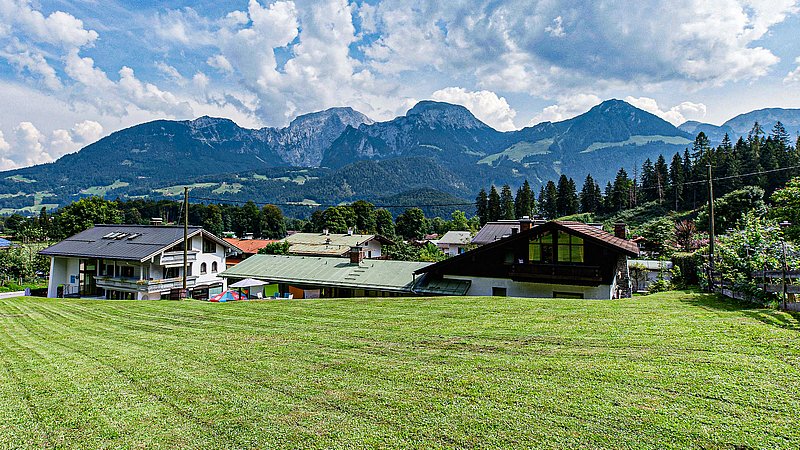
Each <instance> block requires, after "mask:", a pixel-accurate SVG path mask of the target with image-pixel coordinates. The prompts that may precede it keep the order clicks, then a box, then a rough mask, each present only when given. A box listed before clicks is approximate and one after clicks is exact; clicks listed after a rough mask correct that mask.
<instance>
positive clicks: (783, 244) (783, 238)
mask: <svg viewBox="0 0 800 450" xmlns="http://www.w3.org/2000/svg"><path fill="white" fill-rule="evenodd" d="M778 225H780V226H781V231H783V233H781V248H782V249H783V296H782V300H781V301H782V303H783V305H782V307H783V309H786V236H785V235H784V233H785V231H784V230H786V229H787V228H788V227H789V226H790V225H791V222H789V221H788V220H784V221H783V222H781V223H779V224H778Z"/></svg>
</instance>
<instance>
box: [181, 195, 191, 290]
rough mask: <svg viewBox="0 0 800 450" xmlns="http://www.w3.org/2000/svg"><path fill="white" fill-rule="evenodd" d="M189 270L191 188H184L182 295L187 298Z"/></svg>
mask: <svg viewBox="0 0 800 450" xmlns="http://www.w3.org/2000/svg"><path fill="white" fill-rule="evenodd" d="M188 270H189V187H188V186H184V188H183V290H182V292H181V295H182V296H183V298H186V297H187V293H188V291H187V290H186V275H187V274H186V272H187V271H188Z"/></svg>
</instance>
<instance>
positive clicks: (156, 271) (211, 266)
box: [39, 225, 241, 300]
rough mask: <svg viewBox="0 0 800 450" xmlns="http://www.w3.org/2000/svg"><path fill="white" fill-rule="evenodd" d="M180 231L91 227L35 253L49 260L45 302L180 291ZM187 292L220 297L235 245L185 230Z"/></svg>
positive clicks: (142, 297)
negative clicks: (73, 298)
mask: <svg viewBox="0 0 800 450" xmlns="http://www.w3.org/2000/svg"><path fill="white" fill-rule="evenodd" d="M183 243H184V240H183V227H176V226H156V225H149V226H148V225H95V226H94V227H93V228H90V229H88V230H85V231H82V232H80V233H78V234H76V235H74V236H72V237H69V238H67V239H65V240H63V241H61V242H59V243H57V244H55V245H52V246H50V247H48V248H46V249H44V250H42V251H40V252H39V253H40V254H42V255H46V256H49V257H50V282H49V285H48V290H47V296H48V297H62V296H74V297H99V298H108V299H131V300H148V299H151V300H152V299H160V298H170V297H176V296H177V293H178V291H179V290H180V289H182V288H183V267H184V256H183V255H184V252H183ZM188 243H189V245H188V248H187V251H186V260H187V267H188V270H187V272H186V287H187V289H188V290H189V294H190V295H191V296H193V297H194V298H204V297H207V296H208V295H214V294H216V293H219V292H222V290H223V289H224V288H225V280H224V279H223V278H221V277H220V276H219V274H220V273H221V272H222V271H224V270H225V262H226V259H227V257H228V256H231V255H236V254H239V253H241V250H240V249H238V248H237V247H236V246H235V245H232V244H230V243H228V242H225V241H224V240H222V239H220V238H218V237H216V236H214V235H213V234H211V233H209V232H207V231H205V230H203V229H202V228H200V227H189V233H188Z"/></svg>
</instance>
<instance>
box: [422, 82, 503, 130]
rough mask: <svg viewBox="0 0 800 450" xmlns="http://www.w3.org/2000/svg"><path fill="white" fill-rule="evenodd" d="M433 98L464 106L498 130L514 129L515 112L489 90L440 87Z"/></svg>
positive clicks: (501, 98)
mask: <svg viewBox="0 0 800 450" xmlns="http://www.w3.org/2000/svg"><path fill="white" fill-rule="evenodd" d="M431 98H432V99H433V100H438V101H441V102H448V103H453V104H457V105H462V106H465V107H466V108H467V109H469V110H470V111H471V112H472V113H473V114H474V115H475V117H477V118H478V119H480V120H481V121H483V122H484V123H486V124H488V125H489V126H491V127H493V128H494V129H496V130H500V131H509V130H514V129H516V128H517V127H516V126H515V125H514V117H515V116H516V115H517V112H516V111H514V109H513V108H511V107H510V106H509V105H508V102H507V101H506V99H505V98H503V97H498V96H497V94H495V93H494V92H490V91H467V90H466V89H464V88H460V87H448V88H445V89H440V90H438V91H436V92H434V93H433V94H432V95H431Z"/></svg>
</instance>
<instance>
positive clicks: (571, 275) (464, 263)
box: [415, 219, 639, 299]
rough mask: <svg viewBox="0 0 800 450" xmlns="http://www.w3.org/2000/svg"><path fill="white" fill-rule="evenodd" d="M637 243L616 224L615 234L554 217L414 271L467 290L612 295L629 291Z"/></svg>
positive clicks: (431, 281)
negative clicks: (631, 261)
mask: <svg viewBox="0 0 800 450" xmlns="http://www.w3.org/2000/svg"><path fill="white" fill-rule="evenodd" d="M638 254H639V249H638V247H637V246H636V244H635V243H633V242H631V241H629V240H627V239H626V238H625V227H624V225H622V224H618V225H617V226H616V229H615V234H611V233H608V232H605V231H603V230H602V229H601V228H599V227H598V226H595V225H589V224H584V223H579V222H567V221H551V222H546V223H544V224H541V225H537V226H533V222H532V221H530V220H527V219H523V220H521V221H520V226H519V230H518V231H517V230H512V232H511V233H510V235H508V236H507V237H503V238H500V239H498V240H495V241H493V242H491V243H487V244H486V245H483V246H481V247H478V248H476V249H474V250H470V251H467V252H465V253H462V254H461V255H458V256H455V257H452V258H450V259H447V260H444V261H441V262H439V263H436V264H432V265H430V266H426V267H424V268H421V269H419V270H417V271H415V274H416V275H417V276H422V277H423V278H422V279H420V282H419V283H418V286H417V290H418V291H419V292H423V293H424V292H428V291H430V293H435V292H434V291H435V289H434V290H429V289H427V288H426V285H431V286H435V285H443V284H448V283H449V284H460V285H462V290H464V291H465V292H466V294H467V295H494V296H513V297H556V298H558V297H561V298H592V299H610V298H622V297H630V295H631V287H630V277H629V275H628V264H627V260H628V257H632V256H637V255H638Z"/></svg>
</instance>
